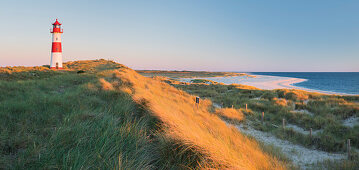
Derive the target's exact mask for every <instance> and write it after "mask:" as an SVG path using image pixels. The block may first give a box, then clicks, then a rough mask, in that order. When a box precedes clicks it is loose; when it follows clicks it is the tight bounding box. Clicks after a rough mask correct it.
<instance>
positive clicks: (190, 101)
mask: <svg viewBox="0 0 359 170" xmlns="http://www.w3.org/2000/svg"><path fill="white" fill-rule="evenodd" d="M109 77H110V75H109ZM112 77H116V78H117V79H116V78H115V79H114V80H112V81H111V84H113V86H114V87H116V86H118V85H119V84H120V86H119V88H122V86H124V84H125V86H128V87H129V88H131V89H132V91H131V92H129V94H130V95H131V96H132V97H133V98H134V100H135V101H143V100H145V101H147V102H148V108H149V110H151V112H153V113H154V114H155V116H156V117H158V118H159V119H160V120H161V121H162V122H163V125H164V126H165V128H164V131H165V132H166V133H165V134H166V135H168V137H169V138H172V139H174V140H178V141H181V143H182V145H183V146H185V147H186V148H189V149H193V150H195V151H196V152H198V153H202V155H203V156H204V160H205V161H204V162H202V165H201V167H202V168H205V169H206V168H228V169H273V168H276V169H283V168H285V167H284V164H283V163H281V162H280V161H278V160H277V159H275V158H273V157H271V156H270V155H268V154H265V153H263V152H262V150H261V149H260V147H259V146H258V144H257V143H256V142H255V141H254V140H252V139H249V138H247V137H245V136H243V135H242V134H241V133H239V132H238V130H237V129H236V128H235V127H233V126H227V125H226V124H225V123H224V122H223V121H222V120H221V119H220V118H219V117H218V116H216V115H214V114H212V113H210V112H209V108H210V107H211V105H212V104H211V101H209V100H201V102H200V103H201V104H200V105H199V107H198V108H197V107H196V106H195V105H194V100H195V96H191V95H189V94H187V93H185V92H183V91H180V90H178V89H176V88H174V87H171V86H169V85H167V84H166V83H163V82H160V81H157V80H154V79H151V78H146V77H143V76H141V75H139V74H137V73H136V72H134V71H132V70H129V69H123V70H119V71H118V72H114V73H113V75H112Z"/></svg>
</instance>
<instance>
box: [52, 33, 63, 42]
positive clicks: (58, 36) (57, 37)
mask: <svg viewBox="0 0 359 170" xmlns="http://www.w3.org/2000/svg"><path fill="white" fill-rule="evenodd" d="M52 42H61V33H53V34H52Z"/></svg>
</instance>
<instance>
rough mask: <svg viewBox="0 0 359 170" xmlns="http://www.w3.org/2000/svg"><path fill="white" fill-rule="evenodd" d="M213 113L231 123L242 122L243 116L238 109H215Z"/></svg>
mask: <svg viewBox="0 0 359 170" xmlns="http://www.w3.org/2000/svg"><path fill="white" fill-rule="evenodd" d="M215 113H216V114H217V115H219V116H221V117H224V118H225V119H227V120H229V121H233V122H241V121H242V120H244V114H243V113H242V111H241V110H239V109H232V108H221V109H216V112H215Z"/></svg>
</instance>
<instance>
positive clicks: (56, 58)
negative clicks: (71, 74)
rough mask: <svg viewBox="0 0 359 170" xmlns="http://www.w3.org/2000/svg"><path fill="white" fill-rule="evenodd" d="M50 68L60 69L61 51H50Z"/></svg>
mask: <svg viewBox="0 0 359 170" xmlns="http://www.w3.org/2000/svg"><path fill="white" fill-rule="evenodd" d="M50 69H62V53H61V52H52V53H51V62H50Z"/></svg>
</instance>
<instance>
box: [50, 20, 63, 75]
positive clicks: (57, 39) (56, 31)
mask: <svg viewBox="0 0 359 170" xmlns="http://www.w3.org/2000/svg"><path fill="white" fill-rule="evenodd" d="M52 25H53V28H52V30H50V32H51V34H52V48H51V62H50V69H62V48H61V34H62V33H63V30H62V29H61V23H60V22H59V21H57V19H56V21H55V22H54V23H53V24H52Z"/></svg>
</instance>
